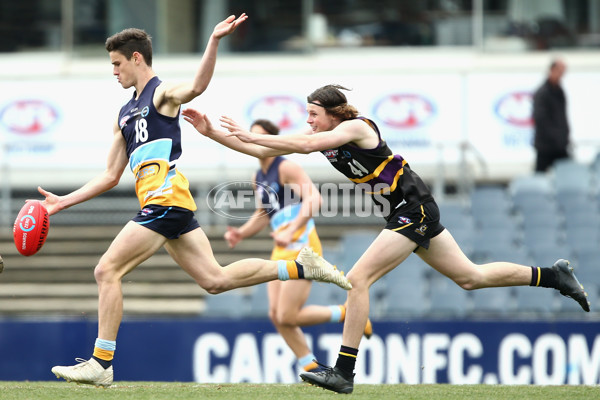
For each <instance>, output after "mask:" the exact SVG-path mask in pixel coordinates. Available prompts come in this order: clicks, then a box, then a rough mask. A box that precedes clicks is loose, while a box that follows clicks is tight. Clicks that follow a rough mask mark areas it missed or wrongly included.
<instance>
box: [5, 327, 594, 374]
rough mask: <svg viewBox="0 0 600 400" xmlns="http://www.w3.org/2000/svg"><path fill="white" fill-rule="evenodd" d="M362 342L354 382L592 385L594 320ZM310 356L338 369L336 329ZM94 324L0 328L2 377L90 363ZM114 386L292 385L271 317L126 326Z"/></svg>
mask: <svg viewBox="0 0 600 400" xmlns="http://www.w3.org/2000/svg"><path fill="white" fill-rule="evenodd" d="M373 326H374V332H375V334H374V335H373V336H372V337H371V339H369V340H363V341H362V343H361V349H360V353H359V355H360V357H359V358H358V363H357V370H356V373H357V376H356V378H355V381H356V382H357V383H369V384H380V383H390V384H393V383H407V384H419V383H452V384H479V383H486V384H521V385H528V384H536V385H563V384H570V385H579V384H585V385H597V384H599V383H600V334H599V333H598V332H599V329H598V328H599V325H598V322H588V321H515V320H510V321H506V320H504V321H455V320H452V321H450V320H448V321H423V320H408V321H407V320H401V321H400V320H398V321H375V322H374V325H373ZM305 332H306V334H307V339H308V342H309V345H310V346H311V347H312V348H313V351H314V354H315V355H316V357H317V358H318V359H319V360H320V361H321V362H324V363H326V364H329V365H332V364H334V363H335V359H336V357H337V352H338V350H339V346H340V344H341V326H340V325H339V324H329V325H319V326H314V327H308V328H306V329H305ZM95 337H96V323H95V322H94V321H87V320H73V321H24V320H1V321H0V350H1V352H2V360H3V362H2V363H0V380H9V381H13V380H15V381H18V380H30V381H38V380H40V381H45V380H51V379H54V376H53V375H52V373H51V372H50V369H51V368H52V366H54V365H71V364H73V363H74V360H73V359H74V358H75V357H84V358H87V357H89V356H90V352H91V350H92V348H91V346H92V344H93V343H94V339H95ZM114 368H115V379H116V381H183V382H191V381H195V382H201V383H215V382H222V383H228V382H231V383H236V382H252V383H256V382H268V383H275V382H280V383H293V382H297V381H298V372H299V370H298V367H297V365H296V364H295V358H294V355H293V353H292V352H291V350H290V349H289V348H288V347H287V345H286V344H285V343H284V341H283V339H282V338H281V336H280V335H279V334H277V332H276V331H275V330H274V329H273V326H272V325H271V323H270V322H269V321H268V320H266V319H265V320H244V321H237V320H212V319H196V320H192V319H175V320H129V321H124V322H123V324H122V326H121V329H120V332H119V339H118V344H117V352H116V358H115V360H114Z"/></svg>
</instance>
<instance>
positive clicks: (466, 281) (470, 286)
mask: <svg viewBox="0 0 600 400" xmlns="http://www.w3.org/2000/svg"><path fill="white" fill-rule="evenodd" d="M453 280H454V283H456V284H457V285H458V286H460V287H461V288H462V289H464V290H474V289H477V288H478V285H477V282H478V281H477V279H475V277H473V276H462V277H458V278H453Z"/></svg>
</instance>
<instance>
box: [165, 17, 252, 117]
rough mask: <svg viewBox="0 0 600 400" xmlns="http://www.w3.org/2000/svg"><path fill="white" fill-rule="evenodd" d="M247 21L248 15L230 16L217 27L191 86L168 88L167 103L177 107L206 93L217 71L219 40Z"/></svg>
mask: <svg viewBox="0 0 600 400" xmlns="http://www.w3.org/2000/svg"><path fill="white" fill-rule="evenodd" d="M246 19H248V16H247V15H246V14H242V15H240V16H239V17H238V18H236V17H235V15H230V16H229V17H227V18H226V19H225V20H223V21H221V22H219V23H218V24H217V25H216V26H215V29H214V30H213V33H212V35H211V36H210V38H209V39H208V43H207V45H206V49H205V50H204V54H203V55H202V60H201V61H200V66H199V67H198V70H197V72H196V76H195V77H194V81H193V82H192V83H191V84H190V83H182V84H179V85H172V86H170V87H168V88H167V89H166V91H165V99H166V100H167V101H169V102H171V103H173V104H175V105H181V104H185V103H188V102H190V101H192V100H193V99H194V98H196V97H197V96H199V95H201V94H202V93H204V91H205V90H206V88H207V87H208V84H209V83H210V80H211V79H212V77H213V74H214V71H215V65H216V63H217V50H218V48H219V40H221V39H222V38H223V37H225V36H227V35H230V34H231V33H233V32H234V31H235V30H236V29H237V27H238V26H239V25H240V24H242V23H243V22H244V21H245V20H246Z"/></svg>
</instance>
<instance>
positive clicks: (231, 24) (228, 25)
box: [213, 13, 248, 39]
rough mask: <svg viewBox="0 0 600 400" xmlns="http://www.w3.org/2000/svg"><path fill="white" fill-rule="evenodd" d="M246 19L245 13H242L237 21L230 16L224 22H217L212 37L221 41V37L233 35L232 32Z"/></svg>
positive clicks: (233, 16)
mask: <svg viewBox="0 0 600 400" xmlns="http://www.w3.org/2000/svg"><path fill="white" fill-rule="evenodd" d="M247 19H248V16H247V15H246V13H242V15H240V16H239V17H237V19H236V18H235V15H230V16H229V17H227V18H226V19H225V20H224V21H221V22H219V23H218V24H217V25H216V26H215V29H214V30H213V36H214V37H215V38H217V39H221V38H222V37H224V36H227V35H229V34H231V33H233V31H235V30H236V29H237V27H238V26H239V25H240V24H241V23H242V22H244V21H245V20H247Z"/></svg>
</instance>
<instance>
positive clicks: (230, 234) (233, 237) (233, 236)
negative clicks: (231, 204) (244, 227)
mask: <svg viewBox="0 0 600 400" xmlns="http://www.w3.org/2000/svg"><path fill="white" fill-rule="evenodd" d="M223 237H224V238H225V240H226V241H227V244H228V245H229V248H231V249H233V248H234V247H235V246H236V245H237V244H238V243H239V242H241V241H242V234H241V233H240V230H239V229H238V228H236V227H233V226H228V227H227V232H225V235H223Z"/></svg>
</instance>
